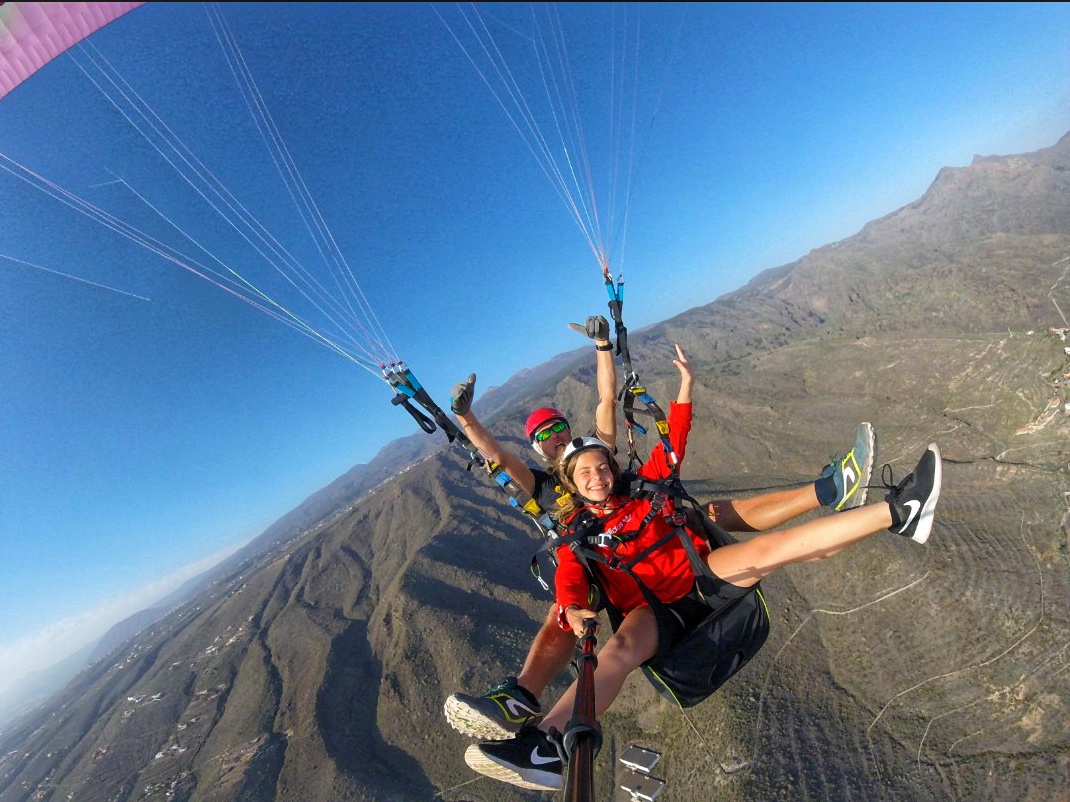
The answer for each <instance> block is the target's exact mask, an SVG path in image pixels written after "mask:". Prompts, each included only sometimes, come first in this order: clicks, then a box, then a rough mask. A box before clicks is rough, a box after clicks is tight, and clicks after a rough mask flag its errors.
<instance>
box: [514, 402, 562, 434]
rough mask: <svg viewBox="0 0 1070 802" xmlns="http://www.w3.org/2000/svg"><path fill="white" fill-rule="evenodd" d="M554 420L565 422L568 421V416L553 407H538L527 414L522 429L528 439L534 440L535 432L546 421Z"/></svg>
mask: <svg viewBox="0 0 1070 802" xmlns="http://www.w3.org/2000/svg"><path fill="white" fill-rule="evenodd" d="M555 420H562V421H564V422H565V423H568V418H566V417H565V413H564V412H562V411H561V410H560V409H554V408H553V407H539V408H538V409H537V410H535V411H534V412H532V413H531V414H530V415H528V419H527V421H525V422H524V431H525V432H526V433H527V436H528V440H534V439H535V432H537V431H538V430H539V429H541V428H542V427H543V426H545V425H546V424H547V423H550V422H551V421H555Z"/></svg>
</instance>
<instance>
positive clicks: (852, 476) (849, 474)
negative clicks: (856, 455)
mask: <svg viewBox="0 0 1070 802" xmlns="http://www.w3.org/2000/svg"><path fill="white" fill-rule="evenodd" d="M857 481H858V474H857V473H855V469H854V468H849V467H845V468H844V469H843V483H844V485H853V484H854V483H855V482H857Z"/></svg>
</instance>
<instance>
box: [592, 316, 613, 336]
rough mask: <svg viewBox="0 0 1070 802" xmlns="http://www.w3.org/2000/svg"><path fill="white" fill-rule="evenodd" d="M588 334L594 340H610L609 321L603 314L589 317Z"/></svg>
mask: <svg viewBox="0 0 1070 802" xmlns="http://www.w3.org/2000/svg"><path fill="white" fill-rule="evenodd" d="M587 336H588V337H590V338H591V339H592V340H608V339H609V321H608V320H606V319H605V318H604V317H602V316H601V315H591V316H590V317H589V318H587Z"/></svg>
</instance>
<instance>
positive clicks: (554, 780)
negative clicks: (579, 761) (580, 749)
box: [464, 727, 565, 791]
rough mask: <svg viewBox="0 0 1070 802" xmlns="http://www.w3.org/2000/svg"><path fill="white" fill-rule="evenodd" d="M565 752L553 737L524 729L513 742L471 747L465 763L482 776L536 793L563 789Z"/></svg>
mask: <svg viewBox="0 0 1070 802" xmlns="http://www.w3.org/2000/svg"><path fill="white" fill-rule="evenodd" d="M563 751H564V750H563V749H562V748H561V746H560V744H559V743H558V742H557V740H556V739H555V738H554V737H553V735H550V734H547V733H545V732H543V731H542V730H540V729H537V728H535V727H525V728H524V729H523V730H521V731H520V733H519V734H518V735H517V736H516V737H515V738H513V739H512V740H511V741H491V742H489V743H481V744H472V745H471V746H470V747H468V749H467V750H466V751H465V753H464V762H465V763H467V764H468V765H469V767H470V768H472V769H473V770H475V771H478V772H479V773H480V774H485V775H486V776H487V777H492V778H494V779H495V780H501V781H502V782H507V783H512V784H513V785H518V786H520V787H521V788H532V789H534V790H537V791H559V790H561V788H563V787H564V779H563V777H564V765H565V764H564V760H563V759H562V755H563Z"/></svg>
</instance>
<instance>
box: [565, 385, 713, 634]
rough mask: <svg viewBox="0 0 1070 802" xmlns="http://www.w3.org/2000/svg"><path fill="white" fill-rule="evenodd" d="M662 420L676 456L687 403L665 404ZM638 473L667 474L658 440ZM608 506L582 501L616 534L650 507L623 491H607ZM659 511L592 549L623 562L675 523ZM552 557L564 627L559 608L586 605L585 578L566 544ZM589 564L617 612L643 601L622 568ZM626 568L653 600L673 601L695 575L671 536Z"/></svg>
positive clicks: (685, 428) (686, 428)
mask: <svg viewBox="0 0 1070 802" xmlns="http://www.w3.org/2000/svg"><path fill="white" fill-rule="evenodd" d="M668 420H669V441H670V442H671V443H672V447H673V451H675V452H676V456H677V458H678V459H679V460H680V461H681V462H682V461H683V458H684V452H685V451H686V449H687V435H688V433H689V432H690V431H691V405H690V404H677V403H672V404H670V405H669V415H668ZM638 473H639V474H640V475H641V476H644V477H646V478H647V479H664V478H666V477H668V476H669V475H670V470H669V467H668V461H667V460H666V458H665V449H664V447H663V446H662V444H661V443H658V445H657V446H656V447H655V448H654V450H653V452H652V453H651V455H650V459H649V460H647V462H646V464H644V465H643V466H641V467H640V469H639V471H638ZM671 504H672V502H671V501H670V502H668V503H667V504H666V506H665V509H666V510H668V509H670V508H671ZM610 506H611V509H610V511H609V512H608V513H605V512H604V511H603V510H602V509H600V508H599V507H594V506H588V507H586V509H589V510H591V511H592V512H594V513H595V514H596V515H599V516H600V517H601V518H602V523H603V531H604V532H605V533H607V534H612V535H616V536H618V537H619V536H620V535H630V534H632V533H634V532H635V531H636V530H637V529H638V527H639V525H640V524H641V523H642V521H643V519H644V518H645V517H646V515H647V513H648V512H650V501H649V500H648V499H634V498H631V497H629V496H613V497H611V499H610ZM581 511H582V510H581ZM603 513H604V514H603ZM663 513H664V510H663V511H662V512H661V513H658V514H656V515H655V516H654V517H653V519H652V520H651V521H650V523H648V524H647V525H646V526H645V527H644V528H643V530H642V531H641V532H639V534H638V535H637V536H636V537H634V538H633V539H631V540H628V541H627V542H619V541H615V542H614V547H613V549H612V550H611V549H609V548H608V547H605V546H598V547H596V550H597V551H599V552H601V553H602V554H604V555H607V556H608V555H610V554H612V555H614V556H616V557H617V558H618V559H619V560H621V561H622V562H627V561H628V560H629V559H631V558H632V557H634V556H635V555H637V554H639V553H640V552H641V551H643V550H644V549H646V548H647V547H648V546H650V545H651V544H652V543H654V542H655V541H657V540H658V539H659V538H661V537H662V536H663V535H665V534H666V533H668V532H671V531H672V530H673V529H674V528H675V527H674V526H673V525H672V524H670V523H669V522H668V521H667V520H665V516H664V514H663ZM577 514H578V512H577ZM689 531H690V530H689ZM691 540H692V541H693V542H694V544H695V549H696V550H697V551H698V553H699V555H700V556H701V557H705V556H706V555H707V554H708V553H709V551H710V549H709V546H708V545H707V544H706V540H705V538H703V537H701V536H696V535H695V534H694V533H693V532H692V533H691ZM557 560H558V565H557V573H556V575H555V578H554V591H555V595H556V596H557V603H558V606H559V609H558V622H559V623H560V624H561V627H562V629H570V627H569V626H568V624H567V622H566V621H565V615H564V610H565V608H566V607H568V606H569V605H571V604H575V605H578V606H580V607H588V605H589V602H588V591H589V583H588V578H587V573H586V571H585V570H584V568H583V566H582V565H581V564H580V562H579V561H578V560H577V559H576V555H575V554H573V553H572V550H571V549H569V548H567V547H564V548H561V549H558V552H557ZM591 565H592V566H593V567H594V570H595V571H597V573H598V580H599V583H600V584H601V586H602V590H603V592H604V593H605V595H606V598H607V599H608V600H609V602H610V603H612V604H613V606H614V607H617V608H618V609H619V610H620V611H621V612H622V613H624V614H627V613H629V612H631V611H632V610H634V609H635V608H637V607H640V606H642V605H644V604H646V600H645V599H644V598H643V594H642V591H640V590H639V587H638V586H637V585H636V584H635V581H634V580H633V579H632V578H631V577H630V576H628V574H626V573H624V572H623V571H618V570H611V569H609V568H607V567H606V566H604V565H601V564H598V563H594V562H592V563H591ZM632 571H633V572H634V573H635V575H636V576H637V577H639V579H640V580H641V581H642V582H643V584H644V585H646V586H647V587H648V588H649V589H650V590H651V591H653V592H654V595H655V596H656V597H657V598H658V599H659V600H661V601H663V602H666V603H668V602H674V601H676V600H677V599H679V598H680V597H682V596H684V595H685V594H686V593H687V592H688V591H690V590H691V586H692V584H693V583H694V580H695V575H694V572H693V571H692V570H691V563H690V562H688V559H687V552H686V551H685V550H684V547H683V545H682V544H681V543H680V540H679V538H677V537H673V538H671V539H670V540H669V541H668V542H667V543H666V544H665V545H663V546H662V547H660V548H659V549H657V550H656V551H654V552H652V553H651V554H649V555H647V556H646V557H644V558H643V559H642V560H640V561H639V562H638V563H637V564H636V565H635V566H634V567H633V568H632Z"/></svg>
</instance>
